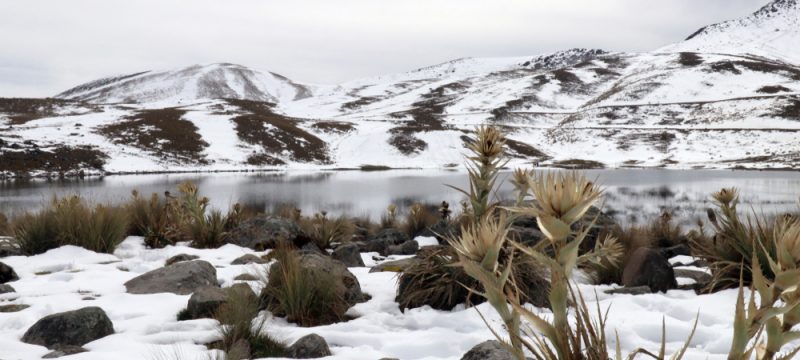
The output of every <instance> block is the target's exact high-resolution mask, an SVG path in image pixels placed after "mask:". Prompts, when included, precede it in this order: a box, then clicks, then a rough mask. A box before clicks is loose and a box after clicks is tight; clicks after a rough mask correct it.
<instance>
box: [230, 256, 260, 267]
mask: <svg viewBox="0 0 800 360" xmlns="http://www.w3.org/2000/svg"><path fill="white" fill-rule="evenodd" d="M268 262H269V261H267V260H264V259H262V258H260V257H258V256H255V255H253V254H247V255H242V256H240V257H238V258H236V260H233V262H232V263H231V265H247V264H266V263H268Z"/></svg>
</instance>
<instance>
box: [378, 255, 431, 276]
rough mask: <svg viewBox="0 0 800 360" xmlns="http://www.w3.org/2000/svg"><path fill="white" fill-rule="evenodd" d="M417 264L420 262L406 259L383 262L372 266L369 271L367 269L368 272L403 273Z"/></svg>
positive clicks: (414, 259)
mask: <svg viewBox="0 0 800 360" xmlns="http://www.w3.org/2000/svg"><path fill="white" fill-rule="evenodd" d="M418 262H420V260H419V259H417V258H413V257H412V258H408V259H400V260H390V261H385V262H382V263H380V264H378V265H375V266H373V267H372V268H371V269H369V272H371V273H374V272H384V271H388V272H403V270H405V269H406V268H408V267H410V266H412V265H414V264H416V263H418Z"/></svg>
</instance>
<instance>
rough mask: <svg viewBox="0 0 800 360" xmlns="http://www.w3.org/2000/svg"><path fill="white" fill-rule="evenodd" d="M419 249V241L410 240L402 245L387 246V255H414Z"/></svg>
mask: <svg viewBox="0 0 800 360" xmlns="http://www.w3.org/2000/svg"><path fill="white" fill-rule="evenodd" d="M417 250H419V243H417V242H416V241H414V240H408V241H406V242H404V243H402V244H400V245H389V247H387V248H386V255H387V256H388V255H414V254H416V253H417Z"/></svg>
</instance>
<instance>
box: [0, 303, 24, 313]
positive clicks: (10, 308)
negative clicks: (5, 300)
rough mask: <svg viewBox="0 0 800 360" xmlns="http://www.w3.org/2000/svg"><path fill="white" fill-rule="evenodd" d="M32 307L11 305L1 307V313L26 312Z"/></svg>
mask: <svg viewBox="0 0 800 360" xmlns="http://www.w3.org/2000/svg"><path fill="white" fill-rule="evenodd" d="M29 307H31V306H30V305H27V304H11V305H0V313H13V312H18V311H22V310H25V309H27V308H29Z"/></svg>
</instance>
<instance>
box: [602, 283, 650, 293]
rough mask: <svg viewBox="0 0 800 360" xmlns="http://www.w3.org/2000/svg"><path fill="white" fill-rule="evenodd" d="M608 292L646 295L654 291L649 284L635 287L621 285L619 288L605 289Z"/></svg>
mask: <svg viewBox="0 0 800 360" xmlns="http://www.w3.org/2000/svg"><path fill="white" fill-rule="evenodd" d="M605 293H606V294H627V295H644V294H652V293H653V291H652V290H650V287H649V286H647V285H643V286H634V287H621V288H618V289H610V290H606V291H605Z"/></svg>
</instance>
